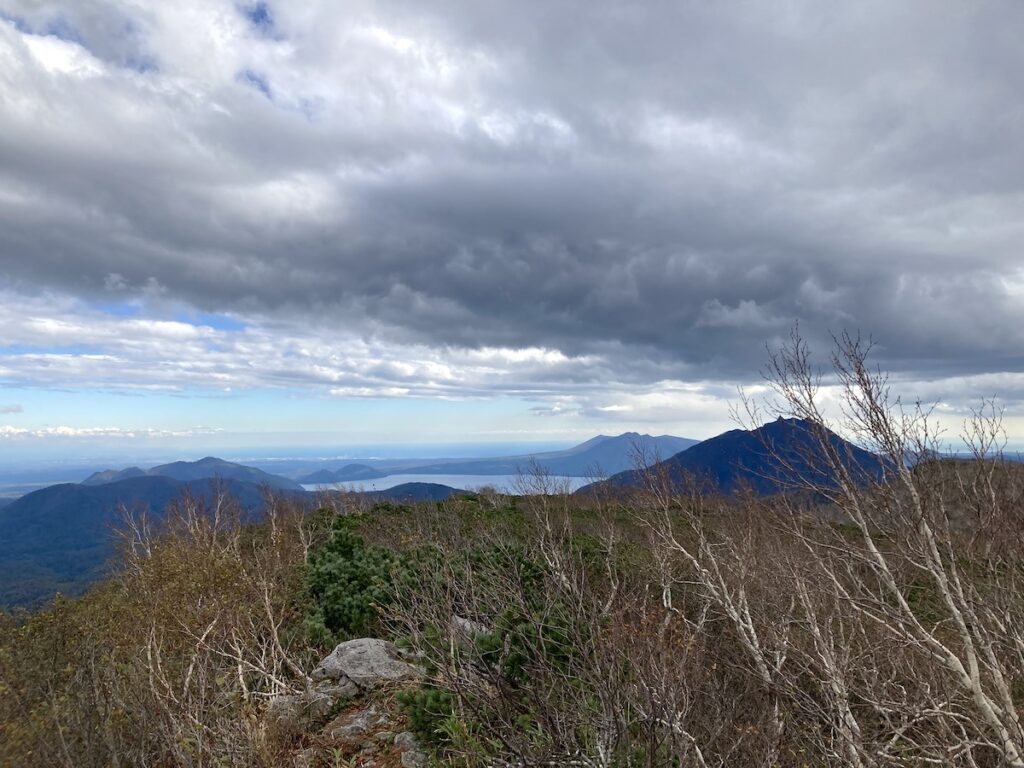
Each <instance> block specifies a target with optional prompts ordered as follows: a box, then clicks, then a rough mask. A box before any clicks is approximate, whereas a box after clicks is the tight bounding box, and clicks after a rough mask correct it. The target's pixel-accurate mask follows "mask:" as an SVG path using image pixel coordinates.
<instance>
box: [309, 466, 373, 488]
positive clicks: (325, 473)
mask: <svg viewBox="0 0 1024 768" xmlns="http://www.w3.org/2000/svg"><path fill="white" fill-rule="evenodd" d="M382 477H387V473H386V472H381V471H380V470H378V469H374V468H373V467H369V466H367V465H366V464H346V465H345V466H344V467H342V468H341V469H338V470H334V471H331V470H329V469H321V470H319V471H318V472H313V473H312V474H309V475H305V476H303V477H300V478H299V479H298V482H300V483H302V484H304V485H330V484H331V483H352V482H359V481H361V480H380V479H381V478H382Z"/></svg>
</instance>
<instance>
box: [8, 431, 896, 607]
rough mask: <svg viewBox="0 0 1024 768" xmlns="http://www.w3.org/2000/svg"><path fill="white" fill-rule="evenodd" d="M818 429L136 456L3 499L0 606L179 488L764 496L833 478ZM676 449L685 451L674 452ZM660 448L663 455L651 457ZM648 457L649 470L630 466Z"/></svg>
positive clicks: (246, 492) (96, 560) (60, 584)
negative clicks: (418, 454) (302, 453)
mask: <svg viewBox="0 0 1024 768" xmlns="http://www.w3.org/2000/svg"><path fill="white" fill-rule="evenodd" d="M813 429H814V428H813V426H812V425H810V424H808V423H806V422H801V421H797V420H781V419H780V420H778V421H775V422H772V423H770V424H766V425H764V426H762V427H760V428H759V429H756V430H752V431H743V430H732V431H730V432H726V433H724V434H722V435H719V436H718V437H714V438H711V439H709V440H705V441H704V442H701V443H696V442H695V441H693V440H686V439H684V438H675V437H669V436H661V437H651V436H649V435H639V434H636V433H626V434H624V435H619V436H616V437H607V436H603V435H602V436H598V437H595V438H593V439H592V440H588V441H587V442H585V443H582V444H580V445H578V446H576V447H574V448H570V449H568V450H565V451H555V452H549V453H543V454H536V455H532V456H529V455H527V456H513V457H505V458H497V459H481V460H461V459H448V460H438V461H437V462H436V463H434V464H416V465H415V466H413V465H406V466H403V467H402V468H401V469H400V470H393V469H378V468H375V467H372V466H369V465H368V464H348V465H346V466H343V467H341V468H340V469H339V470H334V471H332V470H322V471H321V472H322V474H317V473H314V474H308V475H305V476H302V477H300V478H298V479H290V478H287V477H283V476H281V475H274V474H270V473H268V472H265V471H263V470H260V469H257V468H254V467H247V466H244V465H241V464H234V463H232V462H228V461H224V460H222V459H216V458H213V457H207V458H204V459H201V460H199V461H194V462H185V461H179V462H173V463H170V464H163V465H160V466H157V467H153V468H152V469H148V470H145V469H140V468H138V467H131V468H129V469H125V470H120V471H115V470H107V471H104V472H97V473H95V474H93V475H91V476H90V477H88V478H87V479H86V480H85V481H84V482H82V483H80V484H75V483H65V484H61V485H53V486H49V487H47V488H43V489H41V490H38V491H34V492H32V493H29V494H27V495H26V496H23V497H21V498H20V499H17V500H15V501H13V502H10V503H8V504H7V505H6V506H4V507H2V508H0V606H2V605H13V604H27V603H31V602H34V601H37V600H39V599H42V598H46V597H48V596H51V595H52V594H54V593H55V592H57V591H63V592H70V593H75V592H79V591H81V590H82V589H83V588H84V587H85V586H87V585H88V584H89V583H91V582H93V581H95V580H96V579H98V578H101V577H102V576H103V574H104V573H105V572H106V568H107V564H108V562H109V561H110V559H111V557H112V556H113V554H114V541H113V532H114V529H115V527H116V526H117V524H118V521H119V517H120V514H121V512H120V510H121V509H122V508H129V509H136V510H143V509H145V510H148V511H149V512H150V513H151V514H152V515H153V516H154V517H155V518H156V519H159V518H160V516H161V515H162V514H163V513H164V512H165V510H166V509H167V508H168V506H169V505H170V504H171V503H172V501H173V500H175V499H177V498H180V497H182V496H183V495H184V494H191V495H192V496H194V497H196V498H200V499H209V498H210V497H211V495H212V494H214V493H216V492H217V490H218V488H220V489H221V490H223V491H225V492H226V493H227V494H229V495H230V496H232V497H233V498H235V499H236V500H237V501H238V504H239V506H240V508H241V510H242V513H243V516H244V517H245V518H246V519H249V520H253V521H255V520H259V519H260V516H261V513H262V510H263V508H264V504H265V498H266V493H267V491H268V490H269V491H270V492H272V493H274V494H277V495H284V496H287V497H288V498H290V499H292V500H295V501H297V502H299V503H301V504H304V505H306V506H308V507H312V506H313V504H314V503H315V501H316V495H315V494H313V493H311V492H307V491H305V490H304V489H303V486H302V483H308V484H323V485H328V484H331V483H335V482H346V481H355V482H359V481H363V480H373V479H379V478H381V477H384V476H386V474H387V473H388V472H393V473H394V474H412V473H417V474H424V475H429V474H445V475H460V474H464V475H466V482H467V485H468V484H470V483H471V481H472V477H473V476H474V475H483V474H506V475H510V474H516V473H527V474H529V473H530V472H531V471H534V470H536V469H539V470H540V471H542V472H546V473H550V474H551V475H565V476H587V475H590V476H594V477H600V476H602V475H605V476H607V475H610V477H609V478H608V479H607V480H604V481H600V482H598V483H594V484H591V485H589V486H586V487H584V488H583V489H581V490H580V491H577V494H579V495H581V496H584V497H585V495H586V494H587V493H589V492H591V491H594V490H595V489H617V490H619V491H621V490H627V489H629V488H631V487H637V486H641V485H642V484H643V483H644V480H645V476H646V475H645V472H646V471H653V472H656V473H660V474H661V475H662V476H664V477H667V478H669V479H670V480H671V481H672V482H677V483H683V482H684V481H685V482H689V481H693V480H696V481H698V483H699V484H700V485H701V488H700V490H702V491H705V492H711V493H723V494H730V493H732V492H734V491H736V490H739V489H741V488H750V489H752V490H753V491H754V492H756V493H758V494H761V495H769V494H774V493H779V492H781V491H786V490H790V489H793V488H798V487H800V486H801V485H803V484H806V483H808V482H813V483H815V484H818V485H819V486H820V485H822V484H825V485H828V484H830V483H832V482H833V480H834V478H831V477H830V476H829V474H828V473H829V470H828V469H827V468H826V467H825V466H824V464H823V462H822V461H821V457H820V455H816V453H815V451H816V446H817V445H818V443H817V442H816V436H815V435H814V434H813V431H812V430H813ZM828 439H829V441H830V444H831V445H832V448H833V450H834V451H835V452H836V454H837V455H839V456H840V457H842V460H843V461H844V463H846V465H847V467H848V469H849V470H850V473H851V475H852V476H853V477H854V478H855V480H856V481H858V482H862V481H868V480H873V479H877V478H878V477H879V476H880V475H881V474H882V472H883V470H884V464H883V462H882V461H880V460H879V459H878V457H876V456H875V455H873V454H871V453H869V452H867V451H864V450H862V449H860V448H858V447H856V446H854V445H852V444H850V443H848V442H846V441H844V440H842V438H840V437H839V436H838V435H834V434H832V433H829V434H828ZM674 449H678V450H675V452H674V453H670V451H673V450H674ZM661 457H666V458H664V459H662V460H660V461H655V459H659V458H661ZM644 465H646V466H647V467H648V469H647V470H637V469H626V468H628V467H636V466H644ZM615 470H618V471H615ZM328 478H330V479H328ZM463 493H465V492H464V491H460V490H458V489H455V488H452V487H449V486H447V485H441V484H436V483H404V484H401V485H398V486H395V487H392V488H388V489H385V490H374V491H370V492H366V493H363V494H362V496H364V497H365V498H366V499H367V500H371V501H396V502H417V501H443V500H445V499H448V498H451V497H452V496H454V495H458V494H463Z"/></svg>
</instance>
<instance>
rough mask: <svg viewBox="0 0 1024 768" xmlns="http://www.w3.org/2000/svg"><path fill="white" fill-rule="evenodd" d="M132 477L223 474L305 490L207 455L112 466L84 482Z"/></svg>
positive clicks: (190, 478) (189, 477)
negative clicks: (145, 465)
mask: <svg viewBox="0 0 1024 768" xmlns="http://www.w3.org/2000/svg"><path fill="white" fill-rule="evenodd" d="M132 477H169V478H171V479H172V480H179V481H181V482H191V481H195V480H208V479H211V478H215V477H219V478H221V479H223V480H237V481H239V482H243V483H253V484H254V485H266V486H269V487H270V488H274V489H275V490H279V491H301V490H302V485H301V484H300V483H298V482H296V481H295V480H290V479H288V478H287V477H281V476H280V475H272V474H270V473H269V472H264V471H263V470H262V469H256V468H255V467H247V466H245V465H244V464H235V463H234V462H230V461H224V460H223V459H218V458H215V457H213V456H207V457H206V458H205V459H199V460H198V461H175V462H171V463H170V464H161V465H160V466H157V467H153V468H152V469H139V468H138V467H129V468H128V469H123V470H121V471H117V470H113V469H108V470H105V471H103V472H96V473H94V474H92V475H90V476H89V477H87V478H86V479H85V480H84V481H83V482H82V485H88V486H95V485H104V484H106V483H116V482H120V481H122V480H127V479H129V478H132Z"/></svg>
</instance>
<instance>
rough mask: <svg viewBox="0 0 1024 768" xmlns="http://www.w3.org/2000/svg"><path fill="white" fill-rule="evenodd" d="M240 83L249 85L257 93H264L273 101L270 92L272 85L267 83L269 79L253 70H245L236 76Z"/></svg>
mask: <svg viewBox="0 0 1024 768" xmlns="http://www.w3.org/2000/svg"><path fill="white" fill-rule="evenodd" d="M236 79H237V80H238V82H240V83H242V84H243V85H248V86H249V87H251V88H255V89H256V90H257V91H259V92H260V93H262V94H263V95H264V96H266V97H267V98H268V99H273V94H272V93H271V90H270V83H269V82H267V78H266V77H264V76H263V75H261V74H260V73H259V72H256V71H254V70H252V69H243V70H242V71H241V72H239V73H238V75H237V76H236Z"/></svg>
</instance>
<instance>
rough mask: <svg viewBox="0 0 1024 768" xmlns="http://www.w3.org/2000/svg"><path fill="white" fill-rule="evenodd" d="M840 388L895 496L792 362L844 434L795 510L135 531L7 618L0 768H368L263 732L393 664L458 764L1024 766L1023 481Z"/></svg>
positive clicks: (862, 360) (567, 508)
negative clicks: (94, 566) (353, 656)
mask: <svg viewBox="0 0 1024 768" xmlns="http://www.w3.org/2000/svg"><path fill="white" fill-rule="evenodd" d="M833 362H834V363H835V366H834V367H835V377H836V379H835V381H836V386H837V389H838V390H839V391H842V392H844V393H845V400H844V401H845V404H846V410H845V423H844V426H845V432H846V433H847V434H852V435H854V436H856V437H858V438H859V441H860V442H861V443H862V444H863V445H867V446H869V447H871V448H873V449H874V450H875V451H876V452H877V453H878V454H880V455H881V456H882V457H883V458H884V459H885V464H884V466H885V468H886V471H885V473H884V475H883V476H882V477H880V478H878V479H877V481H872V482H871V483H865V482H864V481H863V478H853V477H851V476H849V474H848V471H849V469H848V468H849V466H850V465H849V462H847V461H846V458H847V457H844V456H842V455H840V454H839V453H838V451H839V450H840V449H838V448H836V444H835V442H834V441H832V440H830V439H829V433H827V432H826V431H825V429H824V424H825V423H826V418H825V414H823V413H821V412H820V411H819V409H818V402H819V400H820V395H819V392H818V390H817V384H816V379H815V376H814V375H813V372H812V368H811V366H810V363H809V358H808V356H807V354H806V349H805V347H804V346H803V344H802V342H800V341H799V339H794V341H793V344H792V345H791V346H789V347H787V348H786V349H784V350H783V351H782V353H781V354H780V355H779V356H778V357H777V358H775V359H774V360H773V361H772V368H771V373H772V380H773V381H774V383H775V385H776V392H777V394H778V396H779V400H778V406H779V407H780V410H781V409H784V412H785V413H787V414H792V415H794V416H797V417H799V418H802V419H806V420H807V421H808V422H810V423H812V424H820V425H822V429H821V433H820V440H819V441H818V444H817V445H816V446H815V449H814V452H813V454H812V455H808V456H806V457H803V459H802V460H804V461H813V462H816V463H817V465H818V466H819V468H820V469H821V470H822V471H819V472H814V473H813V474H812V475H811V476H810V477H812V478H813V479H808V475H806V474H805V475H804V476H803V477H795V478H794V481H793V486H794V487H793V488H792V489H791V492H789V493H783V494H777V495H774V496H771V497H768V498H764V497H758V496H755V495H753V494H743V493H739V494H734V495H732V496H730V497H728V498H723V497H717V496H709V495H706V494H702V493H699V492H696V491H695V490H693V489H688V488H687V487H685V486H681V485H680V484H679V483H678V482H674V481H672V479H671V478H668V477H664V476H659V475H658V473H657V472H650V473H648V474H647V476H646V482H645V485H644V487H643V488H641V489H638V490H637V491H636V492H635V493H631V494H629V495H628V496H627V495H623V494H622V493H621V492H619V491H616V493H615V494H614V495H610V496H607V497H604V498H602V497H600V496H593V497H589V498H579V497H570V496H566V495H562V494H555V493H550V492H549V491H551V490H552V489H551V488H550V487H548V485H547V479H546V478H545V477H544V476H543V475H542V474H538V476H536V477H535V478H533V483H534V486H533V488H532V490H533V491H534V492H533V493H530V494H527V495H524V496H519V497H505V496H502V495H499V494H480V495H478V496H476V497H472V498H463V499H456V500H452V501H450V502H444V503H438V504H423V505H417V506H412V507H404V506H393V505H378V506H376V507H373V508H370V509H360V508H358V507H357V506H354V505H353V504H354V502H353V499H352V498H350V497H349V498H346V497H337V498H335V499H333V500H332V502H331V503H329V504H326V505H325V506H324V508H322V509H321V510H320V511H319V512H317V513H316V514H314V515H312V516H309V515H305V514H303V512H302V510H299V509H294V508H292V507H290V506H289V505H288V504H286V503H278V504H272V505H271V506H270V509H269V512H268V517H267V520H266V521H265V522H264V523H263V524H261V525H258V526H247V525H243V524H242V523H241V522H240V520H239V516H238V513H237V509H236V508H235V507H234V506H233V505H232V503H231V502H230V500H229V499H226V498H225V499H217V500H215V501H214V502H210V503H206V502H197V501H195V500H190V499H184V500H182V501H181V502H180V503H179V504H178V505H176V507H175V508H174V510H173V512H172V514H170V515H169V516H168V518H167V520H166V522H164V523H162V524H161V526H160V527H159V528H158V529H156V528H151V527H150V526H148V525H147V524H146V521H145V520H140V519H139V518H137V517H129V519H128V521H127V522H128V524H127V525H126V528H125V536H124V541H123V546H122V551H123V557H124V567H123V569H122V570H121V571H120V572H119V574H118V575H117V576H116V577H115V578H113V579H111V580H110V581H108V582H106V583H105V584H103V585H101V586H99V587H97V588H95V589H94V590H92V591H91V592H90V593H89V594H87V595H86V596H84V597H83V598H80V599H77V600H58V601H57V602H55V603H54V604H53V605H52V606H50V607H49V608H48V609H46V610H45V611H42V612H39V613H36V614H33V615H28V616H26V615H22V616H17V615H15V616H10V617H7V618H6V619H5V620H4V621H5V624H4V625H3V627H2V628H0V755H2V757H0V764H3V765H10V766H15V765H18V766H21V765H66V766H93V765H95V766H100V765H104V766H105V765H124V766H132V765H149V766H153V765H159V766H207V765H209V766H213V765H217V766H220V765H237V766H280V765H293V764H294V765H299V764H302V765H307V766H309V765H315V766H347V765H361V764H364V765H365V764H371V763H367V762H361V761H363V758H362V757H361V756H360V755H361V754H362V753H360V752H358V751H355V752H353V751H351V749H349V747H348V746H345V745H340V744H333V743H332V742H331V741H330V738H329V737H328V736H326V735H324V733H321V732H320V731H319V726H320V725H321V724H322V723H312V724H310V727H309V729H308V730H306V731H296V730H294V729H287V728H282V727H281V725H280V723H277V722H275V721H274V720H273V719H272V718H270V717H268V714H267V713H268V704H269V702H270V701H271V700H273V698H274V697H276V696H280V695H281V694H285V693H292V694H294V693H301V692H302V691H303V690H306V689H308V687H309V685H310V680H309V677H308V675H309V673H310V670H312V669H313V667H314V666H315V664H316V662H317V660H318V659H319V658H320V657H322V656H323V655H324V654H325V653H326V652H327V651H329V650H330V649H331V648H332V647H333V645H334V644H335V643H336V642H339V641H341V640H344V639H348V638H352V637H360V636H376V637H383V638H387V639H391V640H393V641H394V642H396V643H397V644H398V645H399V646H400V647H402V648H403V649H405V651H406V652H407V653H408V657H409V658H412V659H415V660H416V661H417V663H418V664H420V665H421V666H422V667H423V668H424V670H425V677H424V680H423V682H421V683H418V684H416V685H415V686H413V687H411V688H407V689H405V690H398V691H395V692H394V694H393V696H392V698H391V699H390V702H391V704H392V705H393V706H394V708H395V710H396V712H398V713H400V717H401V718H403V722H404V723H406V724H407V726H408V727H409V728H410V729H412V730H414V731H415V732H416V733H417V735H418V736H419V739H420V742H421V743H422V744H423V745H424V746H425V747H427V748H428V749H429V751H430V752H431V754H432V755H433V757H432V759H433V760H435V761H436V763H437V764H439V765H459V766H495V765H506V766H513V765H514V766H540V765H559V766H562V765H579V766H609V767H611V766H690V765H694V766H765V767H767V766H794V767H796V766H833V765H835V766H925V765H951V766H961V765H962V766H979V767H982V766H1001V765H1014V766H1021V765H1024V729H1022V725H1021V720H1020V716H1021V707H1022V705H1024V592H1022V590H1021V579H1022V578H1024V568H1022V566H1024V559H1022V555H1024V546H1022V545H1024V539H1022V531H1024V528H1022V524H1024V520H1022V517H1024V504H1022V501H1024V497H1022V493H1024V477H1022V475H1021V471H1020V470H1021V468H1020V467H1019V466H1018V465H1015V464H1009V463H1004V462H1003V461H1002V460H1001V459H1000V457H999V451H1000V448H1001V445H1002V441H1003V435H1002V431H1001V427H1000V424H999V418H998V414H997V413H993V412H989V413H988V414H979V415H978V417H977V418H976V419H974V420H972V421H970V422H969V423H968V424H967V425H966V430H965V432H966V434H965V436H966V438H967V443H968V445H970V446H972V447H973V450H974V456H973V457H972V459H971V460H970V461H956V462H953V461H945V460H939V459H937V458H935V456H936V455H937V447H938V445H937V435H936V434H935V432H934V429H933V426H932V423H931V420H930V418H929V416H928V414H927V413H924V412H921V411H920V410H916V409H915V410H909V411H905V410H903V409H901V408H900V406H899V404H898V403H893V402H891V401H890V400H889V396H888V392H887V387H886V382H885V380H884V378H882V377H880V376H879V375H877V374H875V373H873V372H872V370H871V369H870V368H869V367H868V365H867V364H866V350H865V349H864V348H863V347H862V346H861V345H860V343H859V342H858V341H857V340H853V339H842V340H840V346H839V349H838V351H837V355H836V357H835V359H834V361H833ZM778 448H779V447H778V446H765V450H766V451H774V450H777V449H778ZM779 453H780V454H782V455H783V457H784V456H785V453H784V452H782V451H780V452H779ZM333 714H335V713H333V712H332V713H327V714H325V715H324V719H325V721H326V719H327V718H330V717H331V716H333ZM300 756H301V761H300ZM303 761H304V762H303ZM310 761H312V762H310Z"/></svg>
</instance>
